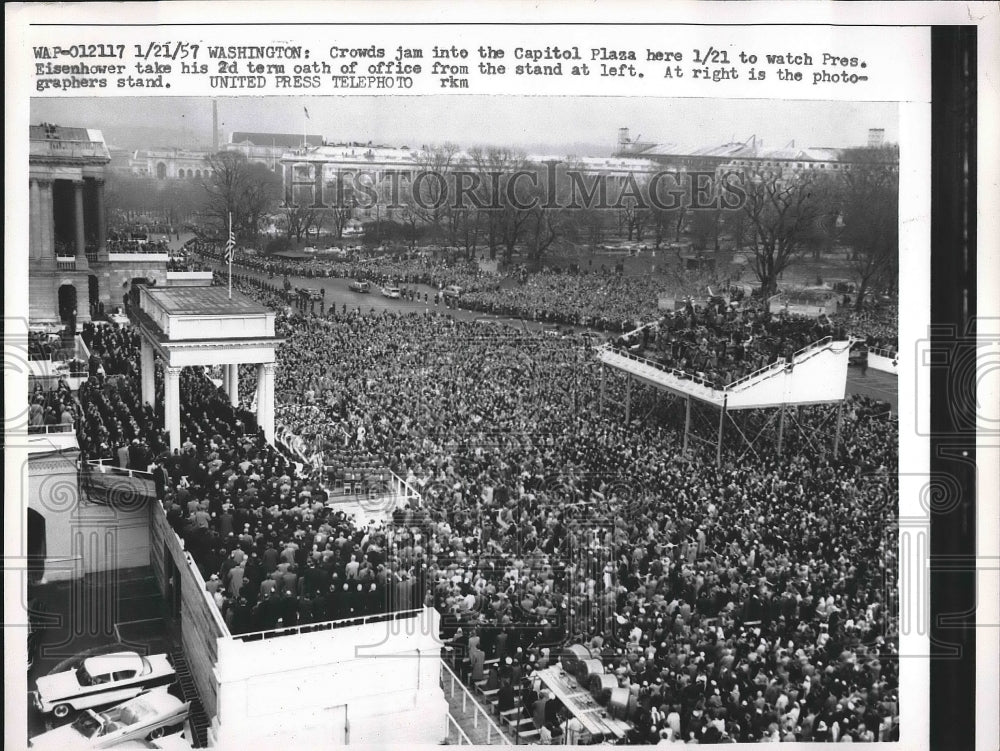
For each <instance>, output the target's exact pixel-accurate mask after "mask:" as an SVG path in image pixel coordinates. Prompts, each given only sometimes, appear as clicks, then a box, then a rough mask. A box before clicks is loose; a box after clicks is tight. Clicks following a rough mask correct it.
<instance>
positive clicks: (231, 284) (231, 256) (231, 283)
mask: <svg viewBox="0 0 1000 751" xmlns="http://www.w3.org/2000/svg"><path fill="white" fill-rule="evenodd" d="M232 242H233V212H232V211H230V212H229V238H228V242H227V244H228V245H229V246H230V247H229V252H228V253H227V254H226V255H227V256H229V299H230V300H232V299H233V253H234V252H235V249H234V248H233V247H232Z"/></svg>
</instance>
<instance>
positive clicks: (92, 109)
mask: <svg viewBox="0 0 1000 751" xmlns="http://www.w3.org/2000/svg"><path fill="white" fill-rule="evenodd" d="M218 102H219V129H220V130H221V131H222V138H226V139H228V137H229V134H230V133H231V132H232V131H235V130H240V131H254V132H275V133H302V132H303V130H304V129H307V130H308V132H309V133H310V134H316V135H322V136H324V137H325V138H326V139H327V140H329V141H362V142H367V141H373V142H375V143H378V144H386V145H393V146H403V145H406V146H410V147H411V148H419V147H421V146H423V145H425V144H428V145H430V144H439V143H443V142H445V141H451V142H453V143H457V144H458V145H459V146H461V147H463V148H469V147H471V146H477V145H497V146H510V147H514V148H519V149H525V150H528V151H531V152H533V153H538V152H539V151H545V152H550V153H553V154H555V155H568V154H573V155H576V156H602V155H605V154H608V153H610V151H611V150H612V149H613V148H614V145H615V143H616V140H617V133H618V128H620V127H628V128H629V129H630V130H631V135H632V138H633V139H635V138H638V137H641V139H642V140H643V141H654V142H657V143H674V144H678V145H680V146H682V147H685V146H686V147H691V148H696V147H698V146H704V145H709V144H717V143H722V142H728V141H731V140H734V139H735V140H738V141H744V140H747V139H748V138H749V137H750V136H752V135H754V134H756V135H757V137H758V138H762V139H763V140H764V143H765V145H766V146H768V147H781V146H785V145H786V144H788V143H789V142H791V141H795V145H796V146H861V145H864V144H865V143H866V141H867V134H868V129H869V128H884V129H885V136H886V140H887V141H890V142H896V141H898V136H899V127H898V107H897V105H896V104H895V103H882V102H875V103H869V102H805V101H776V100H733V99H654V98H634V97H633V98H622V97H513V96H475V95H472V96H469V95H464V96H372V97H368V96H351V97H336V96H323V97H250V96H245V97H241V98H233V97H229V98H226V97H219V99H218ZM304 108H307V109H308V110H309V119H308V120H306V117H305V112H304ZM42 121H44V122H51V123H56V124H59V125H66V126H80V127H90V128H99V129H102V130H105V131H107V133H106V136H105V137H106V139H107V141H108V142H109V143H110V144H111V145H112V146H114V145H118V144H117V143H116V140H129V139H128V134H129V131H130V130H134V132H135V133H136V134H137V135H138V134H139V133H140V132H141V133H144V134H145V130H146V129H147V128H155V129H158V130H159V129H162V130H163V131H164V134H163V137H162V138H157V141H158V142H157V143H146V144H144V145H148V146H153V145H160V146H171V145H184V146H190V145H194V144H203V145H210V144H211V133H212V104H211V99H210V98H194V97H129V98H127V99H126V98H121V99H112V98H103V99H98V98H59V99H54V98H50V99H41V98H37V99H32V101H31V122H32V123H36V124H37V123H38V122H42ZM171 134H173V135H171ZM171 139H173V140H172V141H171ZM143 140H145V139H143ZM122 145H123V146H126V147H128V146H131V147H133V148H134V147H135V146H136V144H122Z"/></svg>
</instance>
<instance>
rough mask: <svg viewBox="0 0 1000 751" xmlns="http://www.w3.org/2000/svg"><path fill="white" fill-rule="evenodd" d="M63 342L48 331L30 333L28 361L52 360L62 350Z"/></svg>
mask: <svg viewBox="0 0 1000 751" xmlns="http://www.w3.org/2000/svg"><path fill="white" fill-rule="evenodd" d="M61 343H62V340H61V339H60V338H59V337H58V336H56V335H53V334H50V333H48V332H47V331H29V332H28V359H29V360H51V359H52V356H53V355H54V354H56V353H57V352H58V351H59V349H60V348H61Z"/></svg>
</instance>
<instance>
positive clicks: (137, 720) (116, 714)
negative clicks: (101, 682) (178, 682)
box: [28, 688, 191, 751]
mask: <svg viewBox="0 0 1000 751" xmlns="http://www.w3.org/2000/svg"><path fill="white" fill-rule="evenodd" d="M190 708H191V704H190V702H184V701H181V700H180V699H178V698H177V697H176V696H174V695H172V694H170V693H169V692H168V691H167V690H166V688H158V689H154V690H152V691H147V692H145V693H143V694H140V695H139V696H136V697H135V698H132V699H129V700H128V701H126V702H124V703H123V704H119V705H118V706H116V707H112V708H110V709H106V710H104V711H103V712H95V711H94V710H92V709H86V710H84V711H83V712H81V713H80V715H79V716H78V717H77V718H76V719H75V720H73V722H71V723H68V724H66V725H63V726H61V727H58V728H55V729H54V730H50V731H48V732H47V733H42V734H41V735H36V736H35V737H34V738H32V739H31V740H29V741H28V747H29V748H39V749H59V751H71V750H72V749H75V748H110V747H112V746H116V747H117V746H118V744H120V743H124V742H126V741H141V740H143V739H146V738H159V737H161V736H163V735H165V734H166V733H167V731H168V730H175V729H177V728H179V727H180V726H182V725H183V724H184V721H185V720H186V719H187V716H188V711H189V710H190ZM154 748H155V746H154Z"/></svg>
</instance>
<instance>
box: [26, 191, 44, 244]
mask: <svg viewBox="0 0 1000 751" xmlns="http://www.w3.org/2000/svg"><path fill="white" fill-rule="evenodd" d="M28 186H29V188H28V189H29V194H28V247H29V248H30V250H29V252H28V256H29V258H41V257H42V191H41V188H39V187H38V180H35V179H34V178H31V179H30V180H28Z"/></svg>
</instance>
